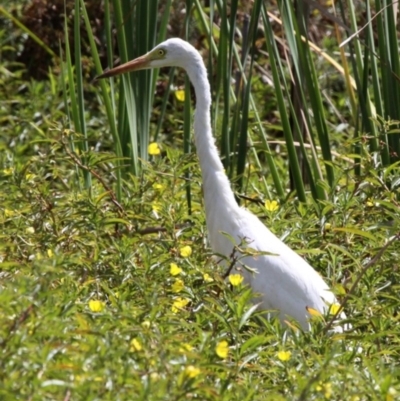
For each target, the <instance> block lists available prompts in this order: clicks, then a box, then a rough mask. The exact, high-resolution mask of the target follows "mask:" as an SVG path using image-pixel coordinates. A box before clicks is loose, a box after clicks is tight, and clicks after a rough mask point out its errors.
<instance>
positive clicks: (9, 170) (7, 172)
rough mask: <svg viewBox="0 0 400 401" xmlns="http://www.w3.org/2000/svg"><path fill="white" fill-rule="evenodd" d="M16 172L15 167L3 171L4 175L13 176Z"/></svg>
mask: <svg viewBox="0 0 400 401" xmlns="http://www.w3.org/2000/svg"><path fill="white" fill-rule="evenodd" d="M13 172H14V167H9V168H5V169H4V170H3V174H4V175H11V174H12V173H13Z"/></svg>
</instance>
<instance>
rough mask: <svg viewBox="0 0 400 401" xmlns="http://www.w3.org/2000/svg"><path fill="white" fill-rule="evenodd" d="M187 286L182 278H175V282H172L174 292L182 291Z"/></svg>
mask: <svg viewBox="0 0 400 401" xmlns="http://www.w3.org/2000/svg"><path fill="white" fill-rule="evenodd" d="M184 288H185V283H184V282H183V280H181V279H180V278H178V279H176V280H175V283H174V284H172V291H173V292H181V291H182V290H183V289H184Z"/></svg>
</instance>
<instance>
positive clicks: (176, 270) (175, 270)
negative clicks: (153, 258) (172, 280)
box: [169, 263, 182, 276]
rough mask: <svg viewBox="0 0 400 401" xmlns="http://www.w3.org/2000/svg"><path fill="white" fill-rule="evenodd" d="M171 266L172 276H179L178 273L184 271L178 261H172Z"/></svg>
mask: <svg viewBox="0 0 400 401" xmlns="http://www.w3.org/2000/svg"><path fill="white" fill-rule="evenodd" d="M169 267H170V269H169V272H170V274H171V276H177V275H178V274H181V273H182V269H181V268H180V267H179V266H178V265H177V264H176V263H171V264H170V265H169Z"/></svg>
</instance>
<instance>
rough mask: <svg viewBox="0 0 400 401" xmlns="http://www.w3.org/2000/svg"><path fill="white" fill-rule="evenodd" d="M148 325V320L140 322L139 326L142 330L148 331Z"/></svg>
mask: <svg viewBox="0 0 400 401" xmlns="http://www.w3.org/2000/svg"><path fill="white" fill-rule="evenodd" d="M150 325H151V323H150V322H149V321H148V320H144V321H143V322H142V324H141V326H142V327H143V328H144V329H148V328H149V327H150Z"/></svg>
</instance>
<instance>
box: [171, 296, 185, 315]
mask: <svg viewBox="0 0 400 401" xmlns="http://www.w3.org/2000/svg"><path fill="white" fill-rule="evenodd" d="M188 303H189V300H188V299H186V298H181V297H178V298H176V299H175V300H174V303H173V304H172V307H171V310H172V313H178V312H179V311H180V310H182V309H183V308H184V307H185V306H186V305H187V304H188Z"/></svg>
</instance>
